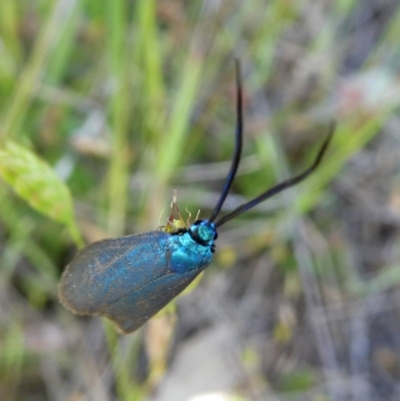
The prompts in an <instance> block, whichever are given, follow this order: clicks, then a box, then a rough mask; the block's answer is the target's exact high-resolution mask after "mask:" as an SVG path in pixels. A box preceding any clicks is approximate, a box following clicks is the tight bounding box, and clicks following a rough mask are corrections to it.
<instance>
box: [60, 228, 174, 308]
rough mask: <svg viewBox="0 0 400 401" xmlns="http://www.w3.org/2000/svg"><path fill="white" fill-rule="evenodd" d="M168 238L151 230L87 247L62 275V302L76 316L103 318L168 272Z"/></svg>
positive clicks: (162, 233) (159, 232) (164, 234)
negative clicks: (111, 309) (119, 301)
mask: <svg viewBox="0 0 400 401" xmlns="http://www.w3.org/2000/svg"><path fill="white" fill-rule="evenodd" d="M169 237H170V234H167V233H165V232H162V231H152V232H148V233H143V234H138V235H129V236H126V237H121V238H115V239H106V240H103V241H99V242H95V243H93V244H91V245H89V246H88V247H86V248H84V249H83V250H81V251H80V252H78V254H77V255H76V256H75V258H74V259H73V260H72V262H71V263H70V264H69V265H68V266H67V268H66V269H65V271H64V273H63V276H62V278H61V283H60V288H59V292H60V300H61V302H62V303H63V304H64V305H65V306H66V307H67V308H68V309H70V310H72V311H73V312H75V313H79V314H95V315H104V314H105V313H106V311H107V309H108V308H109V307H110V305H112V304H114V303H115V302H116V301H118V300H120V299H122V298H123V297H125V296H126V295H128V294H131V293H134V292H135V291H137V290H139V289H140V288H142V287H146V286H147V285H148V284H150V283H152V282H153V281H155V280H157V279H158V278H160V277H163V276H164V275H166V274H168V273H169V268H168V262H167V251H168V238H169Z"/></svg>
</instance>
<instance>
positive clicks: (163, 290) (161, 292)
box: [105, 269, 201, 333]
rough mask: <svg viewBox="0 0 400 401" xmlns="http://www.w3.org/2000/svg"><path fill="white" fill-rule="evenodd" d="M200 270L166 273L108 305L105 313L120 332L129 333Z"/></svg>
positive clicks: (187, 283) (180, 290)
mask: <svg viewBox="0 0 400 401" xmlns="http://www.w3.org/2000/svg"><path fill="white" fill-rule="evenodd" d="M200 271H201V269H199V270H196V271H193V270H192V271H190V272H186V273H170V274H166V275H165V276H162V277H160V278H158V279H157V280H154V281H153V282H151V283H149V284H148V285H147V286H145V287H142V288H141V289H140V290H137V291H135V292H132V293H130V294H128V295H127V296H125V297H123V298H121V299H120V300H118V301H117V302H115V303H114V304H112V305H110V306H109V307H108V308H107V311H106V313H105V315H106V316H107V317H109V318H110V319H111V320H112V321H114V322H115V323H116V325H117V327H118V329H119V330H120V331H121V332H122V333H131V332H133V331H135V330H136V329H138V328H139V327H140V326H141V325H143V324H144V323H145V322H146V321H147V320H148V319H150V318H151V317H152V316H154V315H155V314H156V313H157V312H158V311H159V310H160V309H162V308H163V307H164V306H165V305H167V303H168V302H170V301H171V300H172V299H173V298H175V297H176V296H177V295H178V294H179V293H181V292H182V291H183V290H184V289H185V288H186V287H187V286H188V285H189V284H190V283H191V282H192V280H193V279H194V278H195V277H196V276H197V275H198V274H199V273H200Z"/></svg>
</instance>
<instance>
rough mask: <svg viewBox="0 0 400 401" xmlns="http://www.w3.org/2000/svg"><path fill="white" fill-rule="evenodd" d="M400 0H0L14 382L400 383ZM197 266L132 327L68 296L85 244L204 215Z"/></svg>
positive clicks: (0, 172) (89, 393)
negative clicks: (213, 246)
mask: <svg viewBox="0 0 400 401" xmlns="http://www.w3.org/2000/svg"><path fill="white" fill-rule="evenodd" d="M399 37H400V6H399V5H398V2H397V1H396V0H338V1H327V0H326V1H324V0H313V1H311V0H309V1H305V0H302V1H301V0H285V1H282V0H281V1H278V0H270V1H267V0H263V1H262V0H248V1H245V2H241V1H233V0H208V1H206V0H204V1H192V2H185V1H181V0H159V1H154V0H147V1H144V0H143V1H133V0H113V1H105V2H100V1H94V0H81V1H76V0H58V1H56V0H52V1H51V0H36V1H27V0H2V1H1V2H0V114H1V118H0V176H1V177H2V179H1V181H0V306H1V307H0V398H1V400H2V401H14V400H24V401H30V400H32V401H33V400H34V401H36V400H71V401H78V400H79V401H80V400H96V401H97V400H121V401H125V400H152V401H161V400H166V401H168V400H171V401H180V400H197V401H199V400H202V401H211V400H218V401H223V400H224V401H228V400H229V401H231V400H274V401H276V400H307V401H309V400H312V401H327V400H335V401H336V400H360V401H361V400H362V401H368V400H371V401H377V400H385V401H387V400H398V399H400V390H399V380H400V336H399V334H398V333H399V332H400V316H399V310H400V309H399V307H400V293H399V283H400V265H399V256H400V251H399V249H400V247H399V243H400V235H399V234H400V231H399V224H400V175H399V172H400V142H399V140H400V121H399V117H398V109H399V103H400V81H399V67H400V45H399ZM235 55H236V56H237V57H239V58H240V60H241V62H242V75H243V85H244V103H245V147H244V155H243V160H242V164H241V167H240V171H239V174H238V177H237V179H236V181H235V183H234V186H233V189H232V194H231V196H230V197H229V198H228V199H227V201H226V203H225V205H224V209H223V212H229V211H230V210H232V209H234V208H235V207H236V206H238V205H239V204H241V203H243V202H244V201H245V200H247V199H251V198H252V197H254V196H256V195H258V194H259V193H260V192H262V191H264V190H265V189H266V188H267V187H269V186H272V185H273V184H274V183H276V182H277V181H279V180H282V179H284V178H286V177H288V176H290V175H292V174H295V173H296V172H299V171H300V170H302V169H303V168H304V167H305V166H306V165H307V164H308V163H310V161H311V160H312V158H313V157H314V156H315V153H316V151H317V149H318V147H319V146H320V144H321V141H322V140H323V138H324V136H325V135H326V133H327V130H328V126H329V124H330V122H331V121H332V120H335V121H337V123H338V126H337V131H336V134H335V137H334V141H333V143H332V146H331V148H330V149H329V151H328V153H327V155H326V158H325V160H324V162H323V165H322V166H321V167H320V168H319V170H318V171H317V172H316V173H315V175H313V176H312V177H311V178H310V179H308V180H307V181H306V182H305V183H303V184H301V185H300V186H298V187H296V188H293V189H290V190H288V191H287V192H285V193H284V194H282V195H279V196H277V197H276V198H274V199H272V200H270V201H268V202H267V203H265V204H262V205H260V206H259V207H257V208H256V209H254V210H252V211H251V212H248V213H247V214H246V215H244V216H242V217H240V218H238V219H237V220H234V221H232V222H230V223H229V224H227V225H226V226H224V227H223V228H221V230H220V232H219V239H218V242H217V252H216V254H215V258H214V261H213V263H212V264H211V266H210V267H209V268H208V269H207V270H206V271H205V273H204V274H203V275H202V277H201V278H200V280H198V281H197V282H196V283H195V285H193V286H192V288H191V289H190V290H189V291H187V294H186V295H183V296H180V297H178V300H177V302H174V303H172V304H171V305H169V306H168V307H167V308H166V309H165V310H164V311H162V312H161V313H160V314H159V315H158V316H157V317H155V318H154V319H152V320H151V321H150V322H149V323H148V324H147V325H146V327H144V328H142V329H140V330H139V331H138V332H136V333H134V334H132V335H129V336H118V335H117V334H116V333H115V332H114V330H113V328H112V326H111V325H110V324H109V323H107V322H105V321H102V320H101V319H100V318H88V317H78V316H75V315H72V314H71V313H70V312H68V311H67V310H65V309H64V308H63V307H62V306H61V305H60V304H59V302H58V296H57V284H58V280H59V278H60V275H61V273H62V271H63V269H64V268H65V266H66V265H67V263H68V262H69V261H70V260H71V259H72V257H73V255H74V254H75V252H76V250H77V247H78V246H81V245H82V244H83V243H86V244H87V243H90V242H93V241H95V240H98V239H101V238H105V237H110V236H121V235H124V234H132V233H138V232H143V231H151V230H155V229H157V228H158V226H159V225H163V224H164V222H165V219H166V218H167V216H168V213H169V205H170V202H171V200H172V196H173V189H176V190H177V195H178V205H179V207H180V209H181V211H182V212H183V214H184V215H185V212H184V211H185V209H186V208H187V209H188V210H189V211H191V213H192V214H194V215H195V214H196V213H197V211H198V210H199V209H200V210H201V214H200V217H202V218H207V216H208V215H209V213H210V211H211V210H212V208H213V206H214V205H215V203H216V201H217V199H218V195H219V193H220V190H221V188H222V185H223V180H224V178H225V175H226V173H227V171H228V169H229V165H230V158H231V155H232V152H233V147H234V143H233V141H234V126H235V118H236V116H235V81H234V62H233V59H234V56H235Z"/></svg>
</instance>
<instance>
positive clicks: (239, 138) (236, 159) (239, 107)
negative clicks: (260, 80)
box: [207, 58, 243, 223]
mask: <svg viewBox="0 0 400 401" xmlns="http://www.w3.org/2000/svg"><path fill="white" fill-rule="evenodd" d="M235 69H236V92H237V95H236V96H237V99H236V113H237V120H236V145H235V153H234V155H233V159H232V164H231V169H230V171H229V173H228V175H227V176H226V181H225V185H224V188H223V190H222V193H221V196H220V197H219V200H218V203H217V204H216V206H215V208H214V210H213V211H212V213H211V216H210V218H209V219H208V220H207V221H208V222H210V223H212V222H213V221H214V220H215V219H216V218H217V216H218V214H219V212H220V211H221V208H222V205H223V204H224V202H225V199H226V197H227V196H228V193H229V190H230V189H231V186H232V182H233V180H234V178H235V175H236V171H237V169H238V167H239V163H240V157H241V154H242V144H243V101H242V78H241V71H240V61H239V60H238V59H237V58H235Z"/></svg>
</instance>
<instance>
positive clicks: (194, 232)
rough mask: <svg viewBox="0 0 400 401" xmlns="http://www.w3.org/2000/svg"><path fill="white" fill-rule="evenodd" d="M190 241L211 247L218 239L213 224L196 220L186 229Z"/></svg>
mask: <svg viewBox="0 0 400 401" xmlns="http://www.w3.org/2000/svg"><path fill="white" fill-rule="evenodd" d="M188 232H189V234H190V236H191V237H192V239H193V240H194V241H196V242H197V243H198V244H200V245H204V246H210V247H211V246H212V245H213V244H214V241H215V240H216V239H217V238H218V233H217V228H216V226H215V223H210V222H209V221H208V220H197V221H195V222H194V223H193V224H192V225H191V226H190V227H189V229H188Z"/></svg>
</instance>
